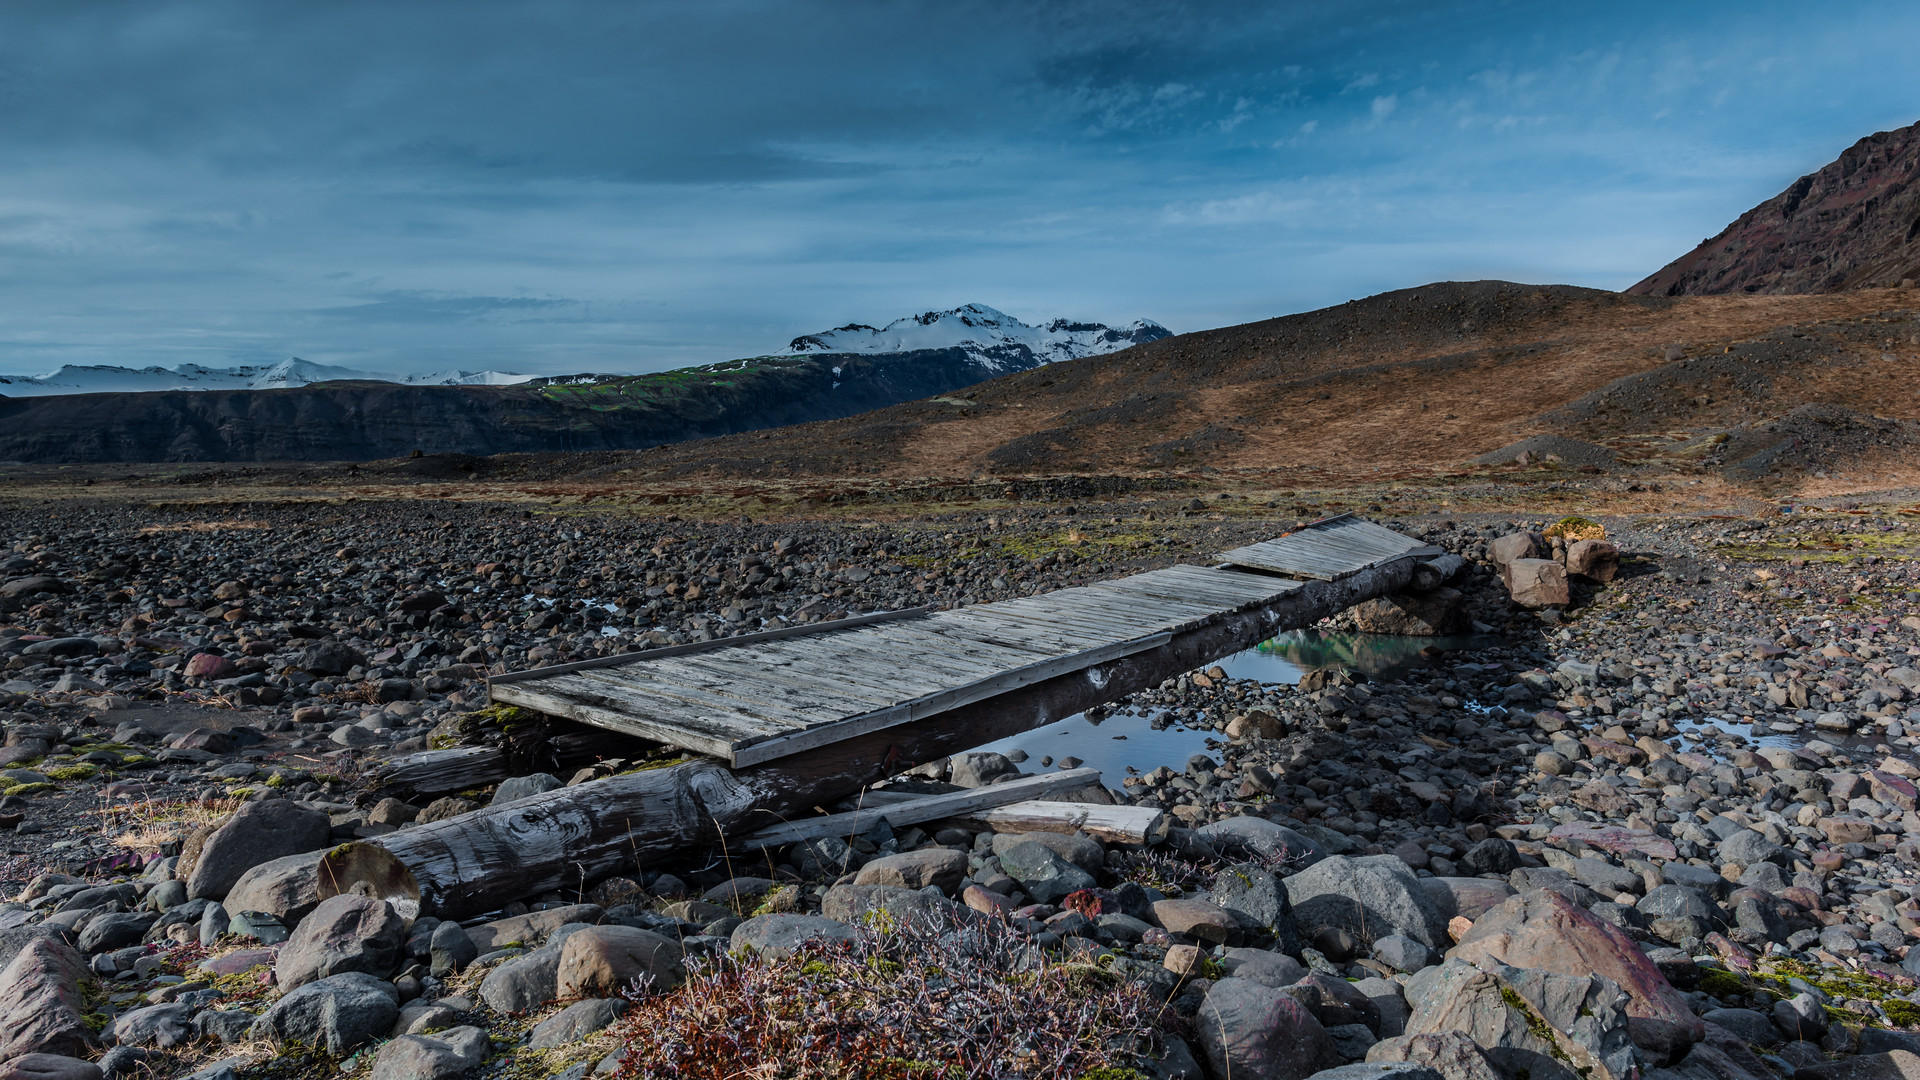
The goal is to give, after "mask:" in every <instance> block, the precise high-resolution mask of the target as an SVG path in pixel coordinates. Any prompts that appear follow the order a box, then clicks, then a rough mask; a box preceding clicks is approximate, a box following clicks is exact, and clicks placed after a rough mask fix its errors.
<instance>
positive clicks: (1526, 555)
mask: <svg viewBox="0 0 1920 1080" xmlns="http://www.w3.org/2000/svg"><path fill="white" fill-rule="evenodd" d="M1539 554H1540V537H1539V536H1538V535H1537V534H1534V533H1530V532H1517V533H1508V534H1506V535H1505V536H1496V537H1494V538H1493V539H1492V540H1490V541H1488V542H1487V558H1488V559H1489V560H1491V561H1492V562H1493V565H1495V566H1498V567H1500V568H1501V569H1502V570H1505V569H1506V568H1507V567H1508V566H1509V565H1510V564H1512V563H1513V562H1515V561H1517V560H1520V559H1531V558H1534V557H1535V556H1537V555H1539Z"/></svg>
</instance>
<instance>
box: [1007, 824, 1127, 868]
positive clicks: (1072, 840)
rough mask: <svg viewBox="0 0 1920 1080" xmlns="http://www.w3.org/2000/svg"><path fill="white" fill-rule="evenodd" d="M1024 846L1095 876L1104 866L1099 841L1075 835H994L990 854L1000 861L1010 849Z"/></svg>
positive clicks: (1033, 833)
mask: <svg viewBox="0 0 1920 1080" xmlns="http://www.w3.org/2000/svg"><path fill="white" fill-rule="evenodd" d="M1025 843H1034V844H1039V845H1040V846H1041V847H1044V848H1046V849H1047V850H1049V851H1051V852H1053V853H1054V854H1055V855H1058V856H1060V857H1061V858H1062V859H1065V860H1066V861H1068V862H1070V863H1072V864H1073V865H1075V866H1077V867H1079V868H1080V869H1082V870H1085V871H1086V872H1087V873H1089V874H1098V873H1099V872H1100V871H1101V869H1102V868H1103V867H1105V866H1106V865H1107V853H1106V851H1105V850H1104V849H1103V848H1101V846H1100V842H1099V841H1097V840H1095V839H1093V838H1092V837H1090V836H1084V835H1081V834H1079V833H1074V834H1072V835H1068V834H1066V833H1051V832H1029V833H995V834H994V837H993V853H994V854H995V855H999V856H1001V857H1002V861H1003V862H1004V860H1005V856H1006V853H1007V851H1008V850H1009V849H1010V848H1013V847H1014V846H1016V845H1018V844H1025Z"/></svg>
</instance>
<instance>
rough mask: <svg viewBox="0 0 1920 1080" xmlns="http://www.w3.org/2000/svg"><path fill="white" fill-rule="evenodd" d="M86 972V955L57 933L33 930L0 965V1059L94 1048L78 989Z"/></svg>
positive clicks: (69, 1053)
mask: <svg viewBox="0 0 1920 1080" xmlns="http://www.w3.org/2000/svg"><path fill="white" fill-rule="evenodd" d="M20 929H29V928H27V927H21V928H20ZM31 929H35V930H39V929H41V928H39V927H33V928H31ZM87 972H88V968H87V959H86V957H84V956H82V955H80V953H79V952H77V951H75V950H74V948H73V947H72V946H70V945H68V944H66V942H64V941H61V940H59V939H57V938H49V937H44V936H39V935H34V936H31V937H28V938H27V939H26V940H25V942H24V943H23V944H22V945H21V946H19V951H18V953H17V954H16V955H15V956H14V957H13V959H12V960H10V961H9V962H8V963H7V966H6V968H5V969H4V970H0V1060H3V1059H6V1058H12V1057H17V1056H19V1055H21V1054H60V1055H64V1056H67V1057H76V1056H79V1055H82V1054H84V1053H86V1052H87V1051H89V1050H91V1049H92V1048H93V1045H94V1036H93V1030H92V1029H91V1028H90V1027H88V1026H87V1022H86V1019H85V1017H84V1013H85V1011H86V1009H85V1002H84V1000H83V999H82V997H81V994H80V980H81V979H82V978H85V977H87Z"/></svg>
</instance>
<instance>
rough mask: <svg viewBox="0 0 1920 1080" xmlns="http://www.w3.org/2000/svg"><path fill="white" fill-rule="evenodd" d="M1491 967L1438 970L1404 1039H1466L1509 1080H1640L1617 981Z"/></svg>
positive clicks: (1452, 964) (1452, 965) (1458, 965)
mask: <svg viewBox="0 0 1920 1080" xmlns="http://www.w3.org/2000/svg"><path fill="white" fill-rule="evenodd" d="M1489 966H1490V967H1492V968H1493V970H1491V971H1483V970H1481V969H1479V968H1476V967H1474V966H1472V965H1471V964H1467V963H1462V962H1460V961H1457V960H1450V961H1448V962H1447V963H1446V964H1444V965H1442V966H1441V967H1440V968H1439V969H1437V970H1438V974H1437V975H1436V976H1435V977H1433V978H1432V980H1431V982H1430V983H1428V984H1427V985H1426V986H1425V987H1424V988H1423V990H1422V992H1421V994H1420V996H1419V1002H1418V1004H1417V1005H1416V1007H1415V1008H1414V1010H1413V1015H1412V1016H1410V1017H1408V1018H1407V1035H1408V1036H1418V1035H1432V1034H1438V1033H1441V1032H1449V1031H1457V1032H1462V1033H1464V1034H1465V1035H1467V1036H1468V1037H1469V1038H1471V1039H1472V1040H1473V1041H1474V1042H1475V1043H1476V1044H1478V1045H1479V1046H1480V1048H1481V1049H1482V1050H1483V1051H1484V1052H1485V1054H1486V1057H1487V1060H1488V1061H1490V1062H1491V1063H1492V1064H1493V1066H1494V1068H1496V1069H1497V1070H1499V1071H1500V1072H1501V1073H1503V1074H1505V1075H1507V1076H1527V1077H1529V1078H1530V1080H1581V1078H1583V1077H1585V1078H1592V1080H1637V1078H1638V1075H1639V1072H1640V1061H1639V1057H1638V1055H1636V1054H1635V1053H1634V1045H1633V1040H1632V1038H1631V1037H1630V1036H1629V1034H1628V1032H1627V1013H1626V1003H1627V996H1626V994H1625V993H1624V992H1622V991H1621V989H1620V988H1619V987H1618V986H1616V985H1615V984H1614V983H1613V982H1612V981H1610V980H1608V979H1605V978H1601V977H1598V976H1591V977H1590V976H1585V975H1556V974H1553V973H1551V972H1546V971H1530V970H1522V969H1519V968H1512V967H1507V966H1505V965H1502V964H1498V963H1494V964H1490V965H1489ZM1409 996H1410V997H1411V996H1412V995H1411V993H1410V994H1409Z"/></svg>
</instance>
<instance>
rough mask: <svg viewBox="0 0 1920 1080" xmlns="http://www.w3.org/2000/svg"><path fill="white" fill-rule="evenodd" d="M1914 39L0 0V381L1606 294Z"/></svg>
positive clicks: (967, 5)
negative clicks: (951, 319) (847, 331)
mask: <svg viewBox="0 0 1920 1080" xmlns="http://www.w3.org/2000/svg"><path fill="white" fill-rule="evenodd" d="M1915 40H1920V5H1914V4H1911V3H1875V2H1863V3H1855V4H1850V5H1815V4H1805V3H1803V2H1794V3H1774V2H1768V0H1741V2H1737V3H1730V2H1716V0H1700V2H1688V3H1678V4H1676V3H1672V2H1670V0H1668V2H1661V3H1640V2H1635V0H1622V2H1611V3H1604V4H1601V3H1573V2H1567V0H1558V2H1551V3H1525V2H1510V3H1502V2H1498V0H1475V2H1471V3H1448V2H1440V0H1423V2H1417V3H1401V2H1347V3H1341V2H1337V0H1315V2H1301V3H1294V2H1287V3H1269V4H1254V3H1246V2H1233V3H1217V4H1216V3H1154V2H1136V0H1103V2H1100V3H1074V2H1064V0H1063V2H1053V3H1048V2H1044V0H1042V2H1036V0H1020V2H1013V3H1001V2H977V3H976V2H969V0H938V2H930V3H916V2H910V0H827V2H818V3H808V2H792V3H776V2H747V0H696V2H689V3H679V2H649V0H620V2H585V0H533V2H526V3H519V2H513V3H507V2H489V0H448V2H444V3H443V2H438V0H378V2H363V0H328V2H326V3H317V4H261V3H257V2H254V0H142V2H140V3H131V2H112V3H106V2H90V0H44V2H43V0H12V2H10V3H8V4H5V5H0V290H3V291H0V373H8V374H32V373H40V372H45V371H50V370H52V369H54V368H57V367H59V366H61V365H62V364H122V365H129V366H145V365H149V364H161V365H165V366H168V367H172V366H175V365H178V364H182V363H197V364H204V365H208V366H228V365H234V364H250V363H273V362H276V361H278V360H281V359H284V358H286V357H289V356H299V357H302V358H304V359H307V360H311V361H317V362H321V363H332V364H340V365H344V366H348V367H353V368H359V369H363V370H373V371H394V372H402V371H413V372H418V371H437V370H443V369H446V368H463V369H466V370H481V369H487V368H492V369H498V370H512V371H520V372H527V373H536V374H556V373H567V372H585V371H597V372H619V371H649V370H660V369H664V368H670V367H677V366H683V365H688V364H697V363H707V362H714V361H719V360H724V359H729V358H733V357H739V356H750V355H758V354H764V353H768V352H775V351H779V350H781V349H783V348H784V346H785V344H786V343H787V341H788V340H790V339H791V338H793V337H795V336H797V335H800V334H804V333H811V332H815V331H819V330H824V329H827V328H829V327H832V326H837V325H841V324H844V323H848V322H866V323H884V322H886V321H889V320H892V319H894V318H897V317H900V316H903V315H908V314H912V313H915V312H919V311H926V310H933V309H944V308H951V307H954V306H957V305H959V304H962V303H968V302H977V303H984V304H988V305H991V306H993V307H996V308H999V309H1001V310H1003V311H1006V312H1008V313H1010V314H1013V315H1016V316H1019V317H1021V318H1024V319H1026V320H1027V321H1029V322H1037V321H1041V320H1045V319H1050V318H1055V317H1070V318H1076V319H1087V320H1099V321H1104V322H1109V323H1125V322H1129V321H1132V320H1134V319H1137V318H1151V319H1154V320H1157V321H1159V322H1161V323H1163V324H1165V325H1166V326H1168V327H1170V328H1172V329H1173V330H1175V331H1177V332H1184V331H1189V330H1200V329H1207V328H1211V327H1216V326H1223V325H1230V324H1234V323H1241V322H1248V321H1252V320H1256V319H1262V318H1268V317H1271V316H1274V315H1280V314H1286V313H1290V312H1296V311H1304V310H1309V309H1312V308H1316V307H1322V306H1325V305H1328V304H1333V303H1339V302H1342V301H1345V300H1348V299H1351V298H1355V297H1360V296H1366V295H1370V294H1372V293H1376V292H1381V291H1385V290H1389V289H1395V288H1404V287H1409V286H1414V285H1419V284H1422V283H1425V282H1428V281H1434V280H1447V279H1454V280H1462V279H1479V278H1506V279H1510V280H1516V281H1527V282H1565V283H1571V284H1578V285H1588V286H1593V287H1597V288H1607V289H1618V288H1624V287H1626V286H1627V285H1630V284H1632V283H1633V282H1634V281H1636V280H1638V279H1640V278H1641V277H1644V276H1645V275H1647V274H1649V273H1651V272H1652V271H1654V270H1656V269H1658V268H1659V267H1660V266H1661V265H1663V264H1665V263H1666V262H1667V261H1669V260H1670V259H1672V258H1674V257H1676V256H1678V255H1680V254H1681V253H1683V252H1684V251H1686V250H1687V249H1689V248H1691V247H1692V246H1693V245H1694V244H1696V243H1698V242H1699V241H1700V240H1701V239H1702V238H1703V237H1706V236H1710V235H1712V234H1714V233H1716V232H1718V231H1719V230H1720V228H1721V227H1722V226H1724V225H1725V224H1726V223H1727V222H1729V221H1731V220H1732V219H1733V218H1734V217H1736V216H1738V215H1739V214H1740V213H1741V212H1742V211H1744V210H1746V209H1747V208H1749V207H1751V206H1752V205H1754V204H1755V203H1758V202H1760V201H1762V200H1764V199H1766V198H1769V197H1771V196H1772V195H1774V194H1775V193H1777V192H1778V191H1780V190H1781V189H1782V188H1784V187H1786V186H1787V185H1788V184H1789V183H1791V182H1792V181H1793V180H1794V179H1795V178H1796V177H1798V176H1800V175H1802V174H1804V173H1807V172H1810V171H1813V170H1814V169H1817V168H1819V167H1820V166H1822V165H1824V164H1825V163H1827V162H1828V161H1830V160H1832V159H1833V158H1834V157H1836V156H1837V155H1838V154H1839V152H1840V151H1841V150H1842V149H1844V148H1845V147H1846V146H1847V145H1849V144H1850V143H1852V142H1853V141H1854V140H1855V139H1858V138H1859V137H1861V136H1864V135H1867V134H1869V133H1871V132H1874V131H1877V130H1885V129H1888V128H1895V127H1901V126H1904V125H1906V124H1909V123H1912V122H1914V121H1915V120H1920V65H1916V64H1913V63H1911V62H1910V57H1909V56H1907V55H1906V54H1907V53H1908V52H1909V49H1908V45H1909V44H1910V43H1911V42H1913V41H1915Z"/></svg>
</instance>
